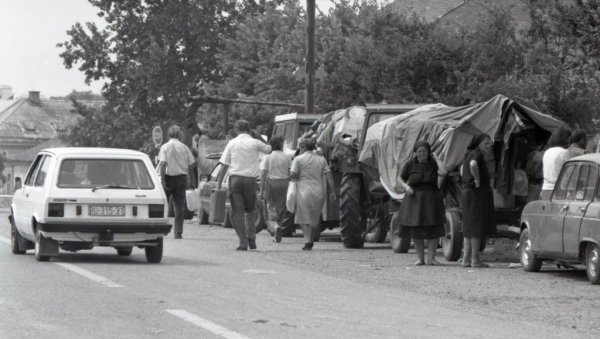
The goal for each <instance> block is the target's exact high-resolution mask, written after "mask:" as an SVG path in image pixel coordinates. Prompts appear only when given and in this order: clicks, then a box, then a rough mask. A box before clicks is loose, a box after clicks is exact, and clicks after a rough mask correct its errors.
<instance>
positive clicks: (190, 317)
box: [167, 310, 249, 339]
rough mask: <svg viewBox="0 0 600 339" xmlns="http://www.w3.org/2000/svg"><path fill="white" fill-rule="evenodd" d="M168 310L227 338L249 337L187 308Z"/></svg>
mask: <svg viewBox="0 0 600 339" xmlns="http://www.w3.org/2000/svg"><path fill="white" fill-rule="evenodd" d="M167 312H169V313H171V314H172V315H174V316H176V317H178V318H181V319H183V320H185V321H188V322H190V323H192V324H194V325H196V326H198V327H202V328H203V329H205V330H207V331H209V332H212V333H214V334H216V335H220V336H221V337H223V338H226V339H249V338H248V337H246V336H243V335H241V334H239V333H237V332H234V331H231V330H228V329H227V328H225V327H223V326H221V325H217V324H215V323H213V322H212V321H210V320H206V319H204V318H201V317H199V316H197V315H195V314H193V313H190V312H188V311H185V310H167Z"/></svg>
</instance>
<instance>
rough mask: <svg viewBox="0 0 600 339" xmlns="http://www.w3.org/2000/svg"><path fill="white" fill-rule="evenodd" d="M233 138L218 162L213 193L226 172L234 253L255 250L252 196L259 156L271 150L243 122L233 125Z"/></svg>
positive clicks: (244, 121) (253, 201) (219, 187)
mask: <svg viewBox="0 0 600 339" xmlns="http://www.w3.org/2000/svg"><path fill="white" fill-rule="evenodd" d="M235 132H236V134H237V137H235V138H233V139H231V140H230V141H229V142H228V143H227V146H225V150H224V151H223V155H221V159H220V160H219V162H220V163H221V164H222V165H223V166H221V171H220V172H219V177H218V179H217V180H218V181H217V189H221V185H222V183H223V178H224V177H225V174H226V173H227V170H229V201H230V203H231V220H232V222H233V227H234V228H235V231H236V233H237V235H238V238H239V239H240V245H239V246H238V248H237V250H238V251H246V250H248V247H250V249H252V250H253V249H256V225H255V223H256V213H255V206H256V193H257V182H256V181H257V180H256V179H257V178H258V176H259V175H260V170H259V168H258V163H259V161H258V155H259V153H265V154H267V153H271V146H270V145H269V144H268V143H267V142H266V141H265V140H263V138H262V137H261V136H260V135H259V134H258V133H256V132H254V131H252V132H251V131H250V126H249V124H248V122H247V121H246V120H238V121H237V122H236V123H235Z"/></svg>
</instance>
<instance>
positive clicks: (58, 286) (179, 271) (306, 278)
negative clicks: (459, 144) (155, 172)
mask: <svg viewBox="0 0 600 339" xmlns="http://www.w3.org/2000/svg"><path fill="white" fill-rule="evenodd" d="M183 236H184V239H182V240H174V239H172V238H170V237H169V238H167V239H165V253H164V257H163V261H162V263H160V264H148V263H147V262H146V260H145V256H144V252H143V250H141V249H134V252H133V254H132V255H131V256H130V257H119V256H117V254H116V251H114V250H113V249H110V248H95V249H93V250H92V251H82V252H78V253H65V252H61V254H60V255H59V256H58V257H57V258H54V259H52V260H51V261H50V262H48V263H41V262H36V261H35V259H34V258H33V255H32V253H31V251H29V252H28V253H27V254H26V255H12V254H11V253H10V246H9V239H10V229H9V226H8V222H7V218H6V213H0V338H360V337H363V338H431V337H436V338H558V337H569V338H576V337H582V338H584V337H598V336H599V335H600V324H598V321H597V320H598V316H597V311H596V310H597V309H598V307H599V306H600V301H599V300H598V298H597V295H598V293H599V292H600V290H599V289H598V287H596V286H591V285H589V284H588V282H587V280H586V276H585V273H584V272H582V271H575V272H574V271H566V270H562V271H560V270H556V269H554V266H551V265H548V266H545V269H544V271H545V272H543V273H538V274H532V273H525V272H523V271H522V269H520V268H511V267H512V266H514V263H515V262H516V261H515V258H514V256H513V253H512V252H511V251H510V250H506V249H505V251H499V250H498V248H499V246H496V248H495V247H491V246H490V249H491V250H494V249H495V250H496V251H495V252H494V253H492V252H490V250H488V252H486V253H485V254H484V257H485V258H486V259H487V260H488V261H489V262H490V263H491V264H492V267H491V268H489V269H464V268H462V267H460V266H458V264H457V263H446V262H445V261H444V260H443V259H442V258H440V259H439V260H440V261H441V262H442V263H444V265H443V266H436V267H429V266H426V267H423V266H421V267H415V266H413V265H412V263H413V262H414V261H415V255H414V253H412V251H411V253H409V254H393V253H392V252H391V249H390V247H389V244H377V245H369V246H367V248H365V249H362V250H348V249H344V248H343V247H342V245H341V243H340V242H339V241H338V239H339V236H338V234H337V233H336V232H329V233H327V234H324V236H323V239H322V241H321V242H319V243H317V244H316V245H315V249H314V250H313V251H312V252H303V251H301V250H300V248H301V247H302V242H303V241H302V238H301V236H300V235H298V236H296V237H293V238H284V240H283V242H282V243H280V244H276V243H274V242H273V241H272V238H271V237H270V236H269V235H268V234H267V233H265V232H262V233H260V234H259V235H258V238H257V242H258V250H257V251H249V252H238V251H235V250H234V248H235V247H236V246H237V241H236V236H235V233H234V231H233V230H232V229H223V228H221V227H211V226H207V225H197V224H193V223H189V222H188V223H186V225H185V231H184V235H183ZM507 251H508V252H507ZM440 255H441V254H440Z"/></svg>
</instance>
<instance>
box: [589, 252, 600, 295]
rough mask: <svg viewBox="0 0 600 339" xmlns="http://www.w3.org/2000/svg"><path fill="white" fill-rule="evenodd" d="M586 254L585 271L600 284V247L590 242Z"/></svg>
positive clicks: (592, 280)
mask: <svg viewBox="0 0 600 339" xmlns="http://www.w3.org/2000/svg"><path fill="white" fill-rule="evenodd" d="M586 252H587V253H586V255H585V271H586V272H587V276H588V279H589V280H590V282H591V283H592V284H594V285H598V284H600V247H598V245H596V244H589V245H588V247H587V251H586Z"/></svg>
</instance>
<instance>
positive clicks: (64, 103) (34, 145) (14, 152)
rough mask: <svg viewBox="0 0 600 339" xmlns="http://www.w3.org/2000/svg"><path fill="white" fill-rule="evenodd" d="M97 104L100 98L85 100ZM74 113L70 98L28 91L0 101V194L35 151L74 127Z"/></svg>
mask: <svg viewBox="0 0 600 339" xmlns="http://www.w3.org/2000/svg"><path fill="white" fill-rule="evenodd" d="M82 103H83V104H85V105H88V106H93V107H101V106H102V105H103V104H104V101H86V102H82ZM77 119H78V115H77V114H75V113H74V107H73V104H72V102H71V101H70V100H49V99H43V98H41V97H40V92H37V91H31V92H29V96H28V97H27V98H18V99H8V100H0V154H1V155H2V156H3V158H4V159H5V168H4V171H3V173H2V174H3V177H4V179H5V181H4V182H0V185H1V186H0V194H12V192H13V191H14V188H15V179H16V178H22V179H23V180H24V176H25V174H26V173H27V170H28V169H29V165H30V164H31V161H32V160H33V158H34V157H35V155H36V154H37V151H39V150H41V149H43V148H46V147H56V146H62V145H63V144H62V142H61V141H60V138H59V137H60V135H61V134H65V133H68V131H69V128H72V126H75V124H76V122H77Z"/></svg>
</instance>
